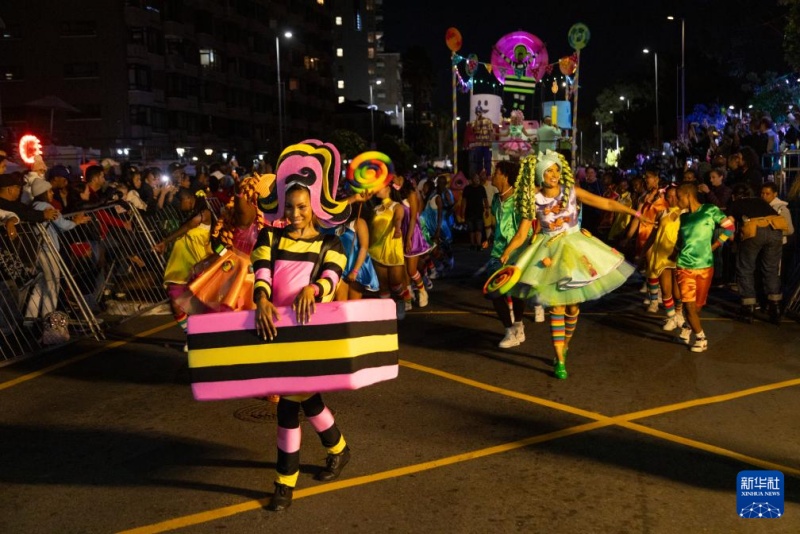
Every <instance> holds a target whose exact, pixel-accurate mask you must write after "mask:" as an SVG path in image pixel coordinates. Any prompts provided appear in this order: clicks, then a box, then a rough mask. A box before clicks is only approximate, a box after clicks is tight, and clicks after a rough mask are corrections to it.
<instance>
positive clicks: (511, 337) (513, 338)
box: [497, 326, 519, 349]
mask: <svg viewBox="0 0 800 534" xmlns="http://www.w3.org/2000/svg"><path fill="white" fill-rule="evenodd" d="M497 346H498V347H500V348H501V349H510V348H511V347H517V346H519V339H517V335H516V333H515V332H514V327H513V326H512V327H511V328H506V335H505V337H504V338H503V339H501V340H500V343H498V344H497Z"/></svg>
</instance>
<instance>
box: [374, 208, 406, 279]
mask: <svg viewBox="0 0 800 534" xmlns="http://www.w3.org/2000/svg"><path fill="white" fill-rule="evenodd" d="M397 205H398V203H397V202H395V201H394V200H392V199H391V198H385V199H383V201H381V203H380V205H378V207H376V208H375V216H374V217H373V218H372V223H371V224H370V228H369V255H370V256H372V259H373V261H376V262H378V263H380V264H381V265H386V266H394V265H405V256H403V238H402V236H401V237H394V208H395V206H397Z"/></svg>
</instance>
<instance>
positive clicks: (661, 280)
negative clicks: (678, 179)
mask: <svg viewBox="0 0 800 534" xmlns="http://www.w3.org/2000/svg"><path fill="white" fill-rule="evenodd" d="M677 191H678V190H677V188H676V187H674V186H672V187H669V188H668V189H667V191H666V199H667V203H668V204H669V208H667V209H666V210H664V211H662V212H661V215H660V216H659V218H658V222H657V224H658V228H657V229H656V231H655V232H653V234H652V235H653V238H654V239H653V240H652V241H653V243H652V246H650V248H649V249H648V252H647V272H646V276H647V279H648V280H650V279H656V278H657V279H658V284H659V286H660V287H661V297H662V300H663V302H664V308H666V310H667V321H666V322H665V323H664V326H663V328H664V330H667V331H672V330H675V329H676V328H677V327H679V326H680V325H682V324H683V305H682V304H681V302H680V300H678V301H677V303H676V301H675V297H677V298H678V299H680V294H679V293H678V284H677V283H675V255H674V254H673V252H674V251H675V245H676V244H677V243H678V231H679V230H680V227H681V213H682V211H683V210H681V208H680V207H679V206H678V193H677ZM651 302H654V303H655V307H656V310H657V309H658V301H657V300H654V301H651ZM651 305H652V304H651ZM654 311H655V310H654Z"/></svg>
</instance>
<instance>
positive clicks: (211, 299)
mask: <svg viewBox="0 0 800 534" xmlns="http://www.w3.org/2000/svg"><path fill="white" fill-rule="evenodd" d="M198 267H199V268H201V269H202V271H200V274H199V275H197V276H196V277H195V278H194V279H193V280H192V281H191V282H189V285H188V286H187V290H186V291H185V292H184V294H183V295H181V296H180V297H178V298H177V299H176V303H177V304H178V305H179V306H181V307H182V308H183V309H184V310H186V312H187V313H188V314H189V315H192V314H198V313H208V312H210V311H213V312H225V311H242V310H254V309H256V307H255V304H254V303H253V284H254V283H255V277H254V275H253V266H252V264H251V263H250V256H249V255H247V254H245V253H244V252H241V251H239V250H236V249H228V250H226V251H225V252H223V253H222V254H221V255H220V256H216V255H214V256H209V257H208V258H207V259H205V260H203V262H201V263H200V264H199V265H198Z"/></svg>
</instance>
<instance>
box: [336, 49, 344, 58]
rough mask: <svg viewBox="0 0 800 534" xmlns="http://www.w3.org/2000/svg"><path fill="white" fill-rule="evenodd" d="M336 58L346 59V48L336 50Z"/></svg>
mask: <svg viewBox="0 0 800 534" xmlns="http://www.w3.org/2000/svg"><path fill="white" fill-rule="evenodd" d="M336 57H344V48H337V49H336Z"/></svg>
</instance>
